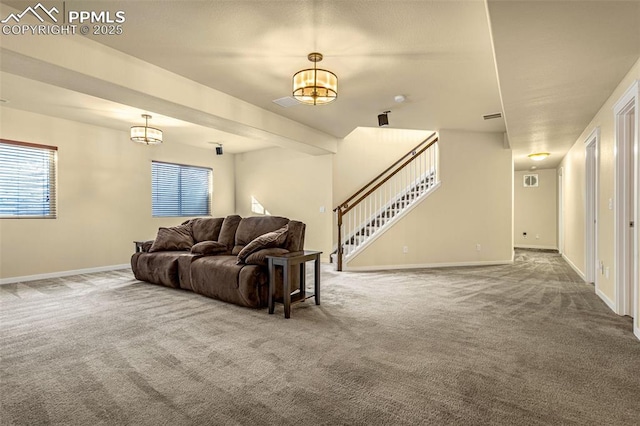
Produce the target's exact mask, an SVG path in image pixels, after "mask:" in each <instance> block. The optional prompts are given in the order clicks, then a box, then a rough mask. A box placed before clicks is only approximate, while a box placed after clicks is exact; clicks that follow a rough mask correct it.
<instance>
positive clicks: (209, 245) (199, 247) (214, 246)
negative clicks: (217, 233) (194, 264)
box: [191, 241, 227, 254]
mask: <svg viewBox="0 0 640 426" xmlns="http://www.w3.org/2000/svg"><path fill="white" fill-rule="evenodd" d="M225 251H227V245H226V244H222V243H219V242H217V241H201V242H199V243H197V244H194V245H193V247H191V253H193V254H219V253H224V252H225Z"/></svg>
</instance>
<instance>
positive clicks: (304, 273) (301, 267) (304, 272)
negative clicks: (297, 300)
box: [298, 262, 307, 300]
mask: <svg viewBox="0 0 640 426" xmlns="http://www.w3.org/2000/svg"><path fill="white" fill-rule="evenodd" d="M298 270H299V272H300V296H302V299H303V300H304V298H305V296H306V291H307V288H306V287H307V282H306V278H307V270H306V268H305V262H302V263H300V265H299V266H298Z"/></svg>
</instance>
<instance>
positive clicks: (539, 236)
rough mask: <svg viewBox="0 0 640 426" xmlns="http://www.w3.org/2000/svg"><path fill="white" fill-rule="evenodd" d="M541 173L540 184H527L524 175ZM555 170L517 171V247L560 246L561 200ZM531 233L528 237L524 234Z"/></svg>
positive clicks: (515, 242) (555, 247)
mask: <svg viewBox="0 0 640 426" xmlns="http://www.w3.org/2000/svg"><path fill="white" fill-rule="evenodd" d="M529 174H536V175H538V186H537V187H527V188H525V187H524V185H523V177H524V175H529ZM557 187H558V184H557V177H556V170H555V169H537V170H532V171H517V172H515V178H514V191H513V197H514V245H515V247H527V248H541V249H557V248H558V239H557V233H558V226H557V223H558V207H557V205H558V203H557V197H558V195H557V193H558V191H557ZM523 232H526V233H527V236H526V238H525V237H524V236H523V235H522V233H523Z"/></svg>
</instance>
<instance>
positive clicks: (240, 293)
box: [131, 215, 305, 308]
mask: <svg viewBox="0 0 640 426" xmlns="http://www.w3.org/2000/svg"><path fill="white" fill-rule="evenodd" d="M304 235H305V224H304V223H302V222H298V221H294V220H289V219H287V218H284V217H278V216H256V217H246V218H241V217H240V216H237V215H232V216H227V217H225V218H198V219H192V220H189V221H187V222H184V223H183V224H182V225H180V226H176V227H173V228H160V229H159V230H158V236H157V237H156V239H155V240H154V241H149V242H146V243H144V244H142V251H141V252H136V253H134V254H133V256H132V257H131V269H132V270H133V273H134V275H135V277H136V278H137V279H138V280H141V281H147V282H150V283H153V284H159V285H164V286H167V287H173V288H182V289H185V290H191V291H193V292H196V293H199V294H202V295H204V296H208V297H212V298H214V299H218V300H222V301H225V302H230V303H234V304H236V305H240V306H247V307H250V308H262V307H265V306H267V303H268V300H267V297H268V280H269V274H268V270H267V266H266V258H265V256H267V255H269V254H281V253H287V252H293V251H301V250H303V248H304ZM277 272H279V271H277ZM276 280H277V281H280V283H281V280H282V275H281V273H278V274H277V275H276ZM293 284H294V287H295V286H296V285H297V284H298V283H295V282H294V283H293ZM275 288H276V297H281V294H280V293H281V289H282V285H278V283H276V287H275ZM296 288H297V287H296ZM294 289H295V288H294Z"/></svg>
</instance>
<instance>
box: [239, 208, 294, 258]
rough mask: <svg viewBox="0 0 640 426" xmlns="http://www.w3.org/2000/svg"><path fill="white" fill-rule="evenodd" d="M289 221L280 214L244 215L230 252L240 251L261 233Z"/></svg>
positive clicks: (270, 230) (273, 229)
mask: <svg viewBox="0 0 640 426" xmlns="http://www.w3.org/2000/svg"><path fill="white" fill-rule="evenodd" d="M288 223H289V219H287V218H285V217H280V216H252V217H245V218H243V219H242V220H241V221H240V224H239V225H238V229H237V231H236V236H235V245H234V246H233V250H232V254H238V253H240V251H241V250H242V249H243V248H244V246H246V245H247V244H249V243H250V242H251V241H253V240H255V239H256V238H258V237H259V236H261V235H264V234H266V233H267V232H272V231H275V230H277V229H280V228H282V227H283V226H285V225H287V224H288Z"/></svg>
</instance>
